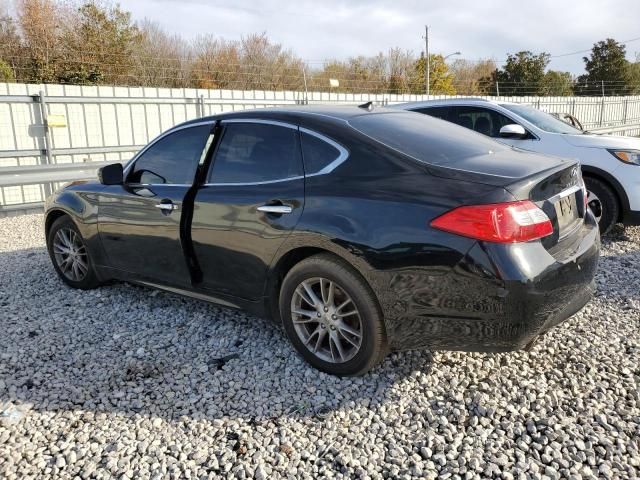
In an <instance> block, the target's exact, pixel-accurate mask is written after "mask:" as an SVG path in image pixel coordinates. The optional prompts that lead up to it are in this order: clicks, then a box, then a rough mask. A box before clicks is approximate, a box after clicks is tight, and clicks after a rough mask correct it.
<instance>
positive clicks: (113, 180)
mask: <svg viewBox="0 0 640 480" xmlns="http://www.w3.org/2000/svg"><path fill="white" fill-rule="evenodd" d="M122 176H123V175H122V164H121V163H113V164H111V165H106V166H104V167H102V168H100V169H99V170H98V180H100V183H101V184H102V185H121V184H122V183H123V178H122Z"/></svg>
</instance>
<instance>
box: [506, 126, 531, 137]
mask: <svg viewBox="0 0 640 480" xmlns="http://www.w3.org/2000/svg"><path fill="white" fill-rule="evenodd" d="M526 136H527V131H526V130H525V129H524V127H523V126H522V125H518V124H517V123H513V124H511V125H505V126H504V127H502V128H501V129H500V137H501V138H525V137H526Z"/></svg>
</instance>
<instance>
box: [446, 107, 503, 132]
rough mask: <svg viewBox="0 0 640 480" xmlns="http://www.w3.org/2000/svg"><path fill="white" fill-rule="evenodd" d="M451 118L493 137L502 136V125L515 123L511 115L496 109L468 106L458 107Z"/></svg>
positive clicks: (455, 121) (459, 123)
mask: <svg viewBox="0 0 640 480" xmlns="http://www.w3.org/2000/svg"><path fill="white" fill-rule="evenodd" d="M449 120H450V121H452V122H453V123H457V124H458V125H460V126H462V127H466V128H468V129H470V130H475V131H476V132H478V133H481V134H483V135H486V136H488V137H493V138H498V137H500V129H501V128H502V127H504V126H505V125H511V124H513V123H515V122H514V121H513V120H511V119H510V118H509V117H506V116H505V115H503V114H501V113H499V112H496V111H495V110H491V109H489V108H481V107H467V106H459V107H456V108H455V111H454V112H453V114H452V115H451V118H450V119H449Z"/></svg>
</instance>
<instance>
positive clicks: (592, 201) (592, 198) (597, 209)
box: [587, 191, 602, 223]
mask: <svg viewBox="0 0 640 480" xmlns="http://www.w3.org/2000/svg"><path fill="white" fill-rule="evenodd" d="M587 205H589V208H590V209H591V211H592V212H593V215H594V216H595V217H596V220H597V221H598V223H599V222H600V219H601V218H602V202H601V201H600V199H599V198H598V196H597V195H596V194H595V193H593V192H592V191H588V192H587Z"/></svg>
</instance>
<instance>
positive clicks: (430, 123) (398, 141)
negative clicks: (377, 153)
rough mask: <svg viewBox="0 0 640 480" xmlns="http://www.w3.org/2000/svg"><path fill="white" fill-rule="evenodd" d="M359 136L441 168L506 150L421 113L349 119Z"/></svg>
mask: <svg viewBox="0 0 640 480" xmlns="http://www.w3.org/2000/svg"><path fill="white" fill-rule="evenodd" d="M349 124H350V125H351V126H352V127H353V128H355V129H356V130H358V131H359V132H361V133H364V134H365V135H367V136H369V137H371V138H373V139H374V140H377V141H379V142H380V143H383V144H385V145H386V146H388V147H391V148H393V149H394V150H397V151H399V152H401V153H404V154H405V155H409V156H410V157H413V158H415V159H416V160H419V161H421V162H425V163H431V164H433V165H442V164H447V163H449V162H453V161H456V160H461V159H464V158H469V157H475V156H478V155H486V154H487V153H488V152H489V151H491V152H498V151H504V150H508V148H509V147H505V146H504V145H502V144H500V143H498V142H496V141H494V140H491V139H490V138H487V137H485V136H484V135H480V134H478V133H476V132H473V131H471V130H468V129H466V128H463V127H460V126H458V125H455V124H453V123H450V122H446V121H444V120H439V119H437V118H433V117H430V116H428V115H423V114H420V113H411V112H397V113H395V112H394V113H386V112H385V113H374V114H370V115H361V116H358V117H355V118H352V119H351V120H349Z"/></svg>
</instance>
